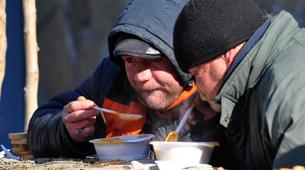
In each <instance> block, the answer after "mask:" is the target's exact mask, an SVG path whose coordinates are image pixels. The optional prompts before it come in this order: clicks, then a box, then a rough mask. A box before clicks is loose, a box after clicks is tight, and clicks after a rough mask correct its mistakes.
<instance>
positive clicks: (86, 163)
mask: <svg viewBox="0 0 305 170" xmlns="http://www.w3.org/2000/svg"><path fill="white" fill-rule="evenodd" d="M39 161H40V162H39ZM124 163H126V161H111V162H99V161H93V160H89V159H86V160H78V159H73V160H72V159H40V160H35V161H32V160H31V161H16V160H12V159H6V158H0V170H4V169H5V170H6V169H11V170H16V169H39V170H41V169H48V170H50V169H79V170H81V169H82V170H84V169H114V170H115V169H122V170H129V169H131V168H130V166H129V165H123V164H124ZM107 167H111V168H107Z"/></svg>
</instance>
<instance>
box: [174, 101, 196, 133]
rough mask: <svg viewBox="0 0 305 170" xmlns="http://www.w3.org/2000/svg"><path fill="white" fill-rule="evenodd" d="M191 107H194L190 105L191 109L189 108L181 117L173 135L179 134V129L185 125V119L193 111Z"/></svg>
mask: <svg viewBox="0 0 305 170" xmlns="http://www.w3.org/2000/svg"><path fill="white" fill-rule="evenodd" d="M193 107H194V106H193V105H192V106H191V107H189V108H188V109H187V110H186V112H185V114H184V115H183V117H182V119H181V120H180V122H179V124H178V127H177V128H176V130H175V133H179V132H180V131H181V129H182V127H183V125H184V124H185V122H186V120H187V118H188V117H189V116H190V114H191V112H192V110H193Z"/></svg>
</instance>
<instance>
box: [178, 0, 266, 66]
mask: <svg viewBox="0 0 305 170" xmlns="http://www.w3.org/2000/svg"><path fill="white" fill-rule="evenodd" d="M264 20H265V14H264V13H263V12H262V11H261V10H260V9H259V8H258V7H257V6H256V5H255V4H254V2H253V1H251V0H190V1H189V2H188V3H187V5H186V6H185V7H184V8H183V10H182V11H181V13H180V15H179V17H178V19H177V21H176V24H175V28H174V52H175V56H176V59H177V62H178V64H179V66H180V67H181V69H182V70H183V71H185V72H188V71H187V70H188V69H189V68H192V67H194V66H196V65H199V64H203V63H206V62H208V61H211V60H213V59H215V58H217V57H219V56H220V55H222V54H225V53H226V52H227V51H228V50H230V49H231V48H233V47H235V46H237V45H238V44H240V43H242V42H244V41H246V40H247V39H249V38H250V37H251V35H252V34H253V33H254V32H255V31H256V30H257V29H258V27H259V26H260V25H262V24H263V22H264Z"/></svg>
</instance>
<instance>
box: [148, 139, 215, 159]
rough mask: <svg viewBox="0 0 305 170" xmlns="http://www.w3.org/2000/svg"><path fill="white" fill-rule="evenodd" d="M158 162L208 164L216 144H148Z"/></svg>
mask: <svg viewBox="0 0 305 170" xmlns="http://www.w3.org/2000/svg"><path fill="white" fill-rule="evenodd" d="M150 144H152V145H153V148H154V152H155V154H156V157H157V160H158V161H175V162H183V163H185V164H187V165H191V164H194V165H197V164H208V163H209V160H210V157H211V154H212V152H213V149H214V147H215V146H218V143H216V142H161V141H153V142H150Z"/></svg>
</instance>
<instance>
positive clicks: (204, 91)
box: [188, 56, 228, 104]
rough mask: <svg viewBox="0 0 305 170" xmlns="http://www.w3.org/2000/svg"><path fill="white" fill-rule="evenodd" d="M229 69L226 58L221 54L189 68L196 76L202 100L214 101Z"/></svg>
mask: <svg viewBox="0 0 305 170" xmlns="http://www.w3.org/2000/svg"><path fill="white" fill-rule="evenodd" d="M227 69H228V65H227V63H226V60H225V58H224V57H223V56H221V57H218V58H217V59H215V60H212V61H210V62H208V63H205V64H201V65H198V66H195V67H192V68H191V69H189V70H188V71H189V72H190V73H191V74H192V75H193V76H194V77H195V81H196V85H197V88H198V91H199V92H200V97H201V99H202V100H204V101H208V102H209V103H210V104H211V103H213V102H214V100H215V96H216V94H217V92H218V90H219V88H220V86H221V83H222V80H223V78H224V75H225V73H226V71H227Z"/></svg>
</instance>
